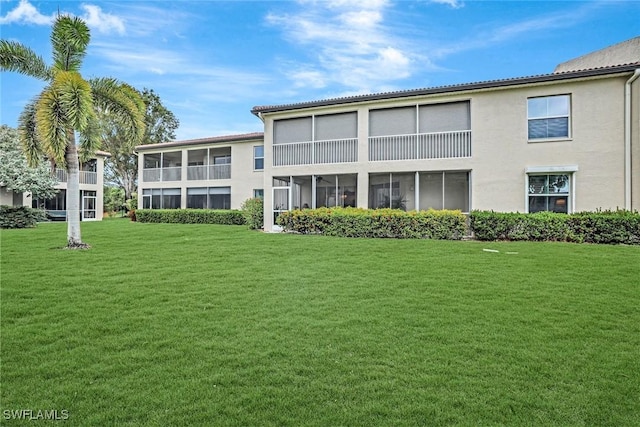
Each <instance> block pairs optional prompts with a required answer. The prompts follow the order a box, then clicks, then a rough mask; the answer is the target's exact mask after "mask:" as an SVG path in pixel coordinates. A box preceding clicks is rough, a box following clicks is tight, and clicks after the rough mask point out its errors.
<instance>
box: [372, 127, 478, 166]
mask: <svg viewBox="0 0 640 427" xmlns="http://www.w3.org/2000/svg"><path fill="white" fill-rule="evenodd" d="M463 157H471V131H470V130H463V131H456V132H434V133H421V134H417V135H395V136H373V137H370V138H369V160H370V161H372V162H376V161H387V160H417V159H451V158H463Z"/></svg>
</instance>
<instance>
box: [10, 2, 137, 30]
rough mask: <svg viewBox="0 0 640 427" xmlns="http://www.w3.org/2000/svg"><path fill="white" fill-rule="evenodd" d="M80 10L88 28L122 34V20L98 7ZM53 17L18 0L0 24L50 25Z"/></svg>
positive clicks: (89, 5) (84, 7)
mask: <svg viewBox="0 0 640 427" xmlns="http://www.w3.org/2000/svg"><path fill="white" fill-rule="evenodd" d="M80 8H81V9H82V10H84V14H83V15H82V16H80V18H82V19H83V20H84V21H85V22H86V23H87V25H88V26H89V28H92V29H95V30H97V31H98V32H101V33H110V32H111V31H112V30H114V31H116V32H118V33H119V34H124V32H125V27H124V22H123V21H122V19H120V18H118V17H117V16H114V15H111V14H109V13H104V12H103V11H102V9H101V8H100V7H99V6H95V5H91V4H82V5H80ZM54 19H55V15H43V14H42V13H40V12H39V11H38V9H36V7H35V6H34V5H32V4H31V3H29V1H28V0H20V3H18V5H17V6H16V7H15V9H13V10H11V11H9V12H7V14H6V15H5V16H3V17H0V24H11V23H22V24H36V25H51V24H52V23H53V21H54Z"/></svg>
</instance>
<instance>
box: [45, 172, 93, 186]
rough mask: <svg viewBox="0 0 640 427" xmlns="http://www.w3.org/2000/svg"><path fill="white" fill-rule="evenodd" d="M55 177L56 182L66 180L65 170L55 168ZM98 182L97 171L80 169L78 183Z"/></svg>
mask: <svg viewBox="0 0 640 427" xmlns="http://www.w3.org/2000/svg"><path fill="white" fill-rule="evenodd" d="M55 177H56V179H57V180H58V182H67V179H68V177H67V171H66V170H64V169H59V168H56V170H55ZM97 183H98V173H97V172H92V171H83V170H81V171H80V184H93V185H95V184H97Z"/></svg>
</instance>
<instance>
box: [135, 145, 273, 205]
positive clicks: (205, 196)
mask: <svg viewBox="0 0 640 427" xmlns="http://www.w3.org/2000/svg"><path fill="white" fill-rule="evenodd" d="M263 141H264V138H263V134H262V133H261V132H260V133H248V134H242V135H230V136H217V137H211V138H201V139H192V140H184V141H172V142H167V143H163V144H147V145H140V146H138V147H136V151H137V153H138V207H139V208H141V209H179V208H183V209H185V208H194V209H239V208H240V206H241V205H242V202H244V201H245V200H247V199H249V198H252V197H262V194H263V182H264V177H263V170H264V146H263V144H264V142H263Z"/></svg>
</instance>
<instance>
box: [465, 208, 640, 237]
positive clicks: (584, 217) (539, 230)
mask: <svg viewBox="0 0 640 427" xmlns="http://www.w3.org/2000/svg"><path fill="white" fill-rule="evenodd" d="M469 224H470V228H471V231H472V233H473V236H474V238H476V239H478V240H533V241H560V242H588V243H626V244H640V214H638V213H637V212H636V213H634V212H629V211H602V212H579V213H574V214H570V215H567V214H560V213H553V212H538V213H533V214H522V213H501V212H492V211H491V212H490V211H473V212H471V214H470V216H469Z"/></svg>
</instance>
